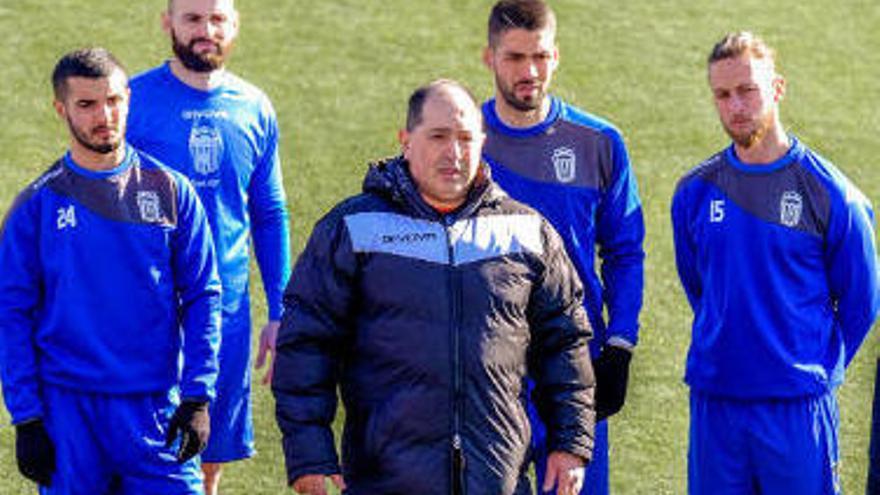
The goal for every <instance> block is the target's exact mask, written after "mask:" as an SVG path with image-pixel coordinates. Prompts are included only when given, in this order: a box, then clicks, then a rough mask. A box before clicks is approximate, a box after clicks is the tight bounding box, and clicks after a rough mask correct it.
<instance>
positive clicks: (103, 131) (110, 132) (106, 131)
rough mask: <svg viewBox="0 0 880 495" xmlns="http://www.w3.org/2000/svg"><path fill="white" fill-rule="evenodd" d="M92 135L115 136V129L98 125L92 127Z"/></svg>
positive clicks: (103, 137) (107, 137) (106, 137)
mask: <svg viewBox="0 0 880 495" xmlns="http://www.w3.org/2000/svg"><path fill="white" fill-rule="evenodd" d="M92 135H93V136H95V137H97V138H100V139H112V138H114V137H116V129H113V128H112V127H107V126H99V127H95V128H94V129H92Z"/></svg>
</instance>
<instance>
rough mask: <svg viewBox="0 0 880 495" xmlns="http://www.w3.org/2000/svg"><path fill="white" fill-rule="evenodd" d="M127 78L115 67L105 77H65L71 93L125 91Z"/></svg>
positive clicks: (112, 92)
mask: <svg viewBox="0 0 880 495" xmlns="http://www.w3.org/2000/svg"><path fill="white" fill-rule="evenodd" d="M127 87H128V80H127V79H126V77H125V73H124V72H122V71H121V70H119V69H117V70H115V71H113V73H111V74H110V75H109V76H106V77H77V76H74V77H70V78H68V79H67V90H68V92H69V93H71V94H82V95H101V94H105V95H111V94H118V93H122V92H124V91H125V89H126V88H127Z"/></svg>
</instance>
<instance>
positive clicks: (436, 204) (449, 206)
mask: <svg viewBox="0 0 880 495" xmlns="http://www.w3.org/2000/svg"><path fill="white" fill-rule="evenodd" d="M422 199H423V200H425V203H428V206H430V207H431V208H433V209H434V211H436V212H437V213H439V214H441V215H445V214H447V213H451V212H453V211H455V209H456V208H458V207H459V206H461V205H462V204H464V199H463V198H462V199H461V200H457V201H441V200H438V199H435V198H430V197H428V196H426V195H424V194H422Z"/></svg>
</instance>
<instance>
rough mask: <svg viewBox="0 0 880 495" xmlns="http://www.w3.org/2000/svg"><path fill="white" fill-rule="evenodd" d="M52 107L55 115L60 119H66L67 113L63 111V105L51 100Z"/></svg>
mask: <svg viewBox="0 0 880 495" xmlns="http://www.w3.org/2000/svg"><path fill="white" fill-rule="evenodd" d="M52 106H53V107H55V113H57V114H58V116H59V117H61V118H62V119H66V118H67V112H66V111H65V110H64V103H62V102H60V101H58V100H52Z"/></svg>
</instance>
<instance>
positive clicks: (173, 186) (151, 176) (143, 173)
mask: <svg viewBox="0 0 880 495" xmlns="http://www.w3.org/2000/svg"><path fill="white" fill-rule="evenodd" d="M47 185H48V187H50V188H51V189H52V190H53V191H54V192H56V193H57V194H59V195H63V196H67V197H70V198H72V199H75V200H76V201H77V202H79V203H81V204H82V205H84V206H85V207H86V208H88V209H89V210H91V211H92V212H94V213H95V214H97V215H100V216H102V217H104V218H107V219H110V220H115V221H118V222H126V223H142V224H158V225H165V226H171V227H173V226H176V225H177V187H178V186H177V183H176V182H175V180H174V177H173V176H172V175H171V174H170V173H168V172H167V171H165V170H162V169H160V168H142V167H141V166H140V165H139V163H134V164H132V166H131V167H129V168H128V169H127V170H125V171H123V172H121V173H119V174H118V175H114V176H112V177H108V178H91V177H86V176H83V175H80V174H78V173H76V172H74V171H73V170H71V169H69V168H67V167H63V168H62V172H61V173H59V174H57V175H56V176H54V177H53V178H52V179H50V180H49V182H48V183H47Z"/></svg>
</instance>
